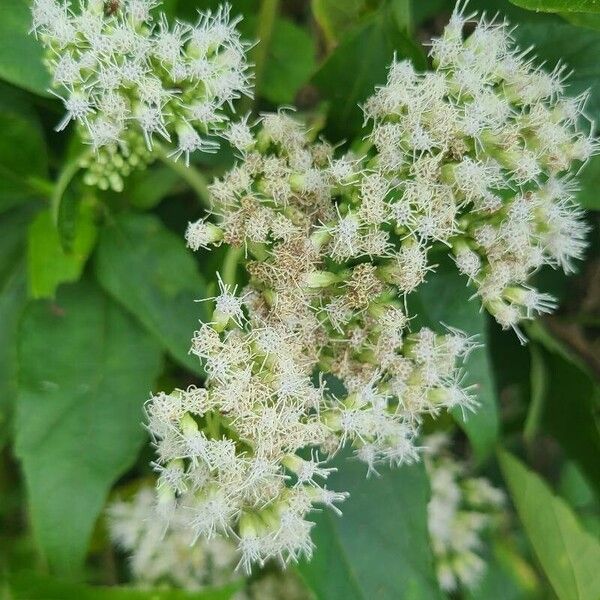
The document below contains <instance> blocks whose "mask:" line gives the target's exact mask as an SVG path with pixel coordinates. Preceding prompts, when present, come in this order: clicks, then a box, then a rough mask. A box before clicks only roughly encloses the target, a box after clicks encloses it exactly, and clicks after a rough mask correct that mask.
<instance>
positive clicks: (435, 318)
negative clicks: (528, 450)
mask: <svg viewBox="0 0 600 600" xmlns="http://www.w3.org/2000/svg"><path fill="white" fill-rule="evenodd" d="M435 262H439V263H440V266H439V267H438V268H437V270H436V272H435V273H433V274H431V275H430V276H429V277H428V278H427V282H426V283H425V284H424V285H422V286H421V287H420V288H419V290H418V291H417V292H415V294H413V296H411V297H410V298H409V306H412V307H413V311H414V312H415V313H416V315H417V320H418V322H419V324H421V325H426V326H428V327H431V328H432V329H434V330H438V331H440V324H441V323H443V324H445V325H449V326H451V327H456V328H458V329H461V330H462V331H464V332H465V333H468V334H469V335H476V336H478V339H479V342H480V343H481V344H482V347H481V348H477V349H476V350H474V351H473V352H472V353H471V354H470V356H469V358H468V359H467V362H466V365H465V370H466V377H465V380H464V385H467V386H468V385H474V386H475V389H474V393H475V394H476V396H477V400H478V401H479V402H480V406H479V407H478V408H477V409H476V412H475V413H474V414H472V413H467V414H466V415H465V416H466V419H464V418H463V415H462V412H461V411H460V410H457V411H455V412H454V417H455V419H456V421H457V422H458V424H459V425H460V426H461V427H462V428H463V429H464V430H465V432H466V434H467V435H468V436H469V440H470V441H471V444H472V445H473V449H474V451H475V455H476V457H477V458H478V460H483V459H484V458H486V457H487V456H489V454H490V453H491V452H492V451H493V448H494V445H495V443H496V439H497V437H498V401H497V398H496V388H495V385H494V376H493V372H492V367H491V363H490V358H489V354H488V350H487V338H488V332H487V321H486V316H485V313H483V312H482V311H481V309H480V308H481V307H480V304H479V302H478V300H477V299H475V298H474V299H472V300H470V299H469V298H470V297H471V296H472V290H471V289H470V288H468V287H467V282H466V279H465V278H464V277H461V276H460V275H459V274H458V273H457V271H456V268H455V267H454V265H452V264H451V263H450V261H449V259H446V260H443V261H442V260H437V257H436V261H435Z"/></svg>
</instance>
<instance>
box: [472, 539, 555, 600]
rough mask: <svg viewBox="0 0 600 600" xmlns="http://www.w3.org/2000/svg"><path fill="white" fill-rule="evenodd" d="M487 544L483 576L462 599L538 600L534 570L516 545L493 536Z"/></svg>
mask: <svg viewBox="0 0 600 600" xmlns="http://www.w3.org/2000/svg"><path fill="white" fill-rule="evenodd" d="M490 546H491V552H490V556H488V557H486V559H487V561H486V562H487V565H486V568H485V572H484V574H483V577H482V578H481V580H480V581H479V583H478V584H477V585H476V586H475V587H474V588H473V589H471V590H467V591H466V594H465V600H483V599H492V600H493V599H496V598H498V599H501V600H542V598H543V597H544V596H542V590H541V585H540V581H539V579H538V577H537V575H536V572H535V571H534V569H533V567H532V566H531V565H529V564H528V563H527V561H526V560H525V559H524V558H523V556H522V552H520V549H519V548H518V547H516V544H514V543H510V541H509V540H505V539H495V540H493V541H492V542H491V544H490Z"/></svg>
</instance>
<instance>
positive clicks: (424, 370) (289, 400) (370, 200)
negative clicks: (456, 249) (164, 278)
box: [147, 113, 475, 570]
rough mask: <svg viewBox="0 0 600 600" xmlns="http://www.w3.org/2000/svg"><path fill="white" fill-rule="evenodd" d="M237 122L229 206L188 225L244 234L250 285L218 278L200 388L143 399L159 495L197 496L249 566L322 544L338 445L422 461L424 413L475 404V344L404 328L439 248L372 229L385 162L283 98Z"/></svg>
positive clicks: (373, 461)
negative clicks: (292, 112) (318, 539)
mask: <svg viewBox="0 0 600 600" xmlns="http://www.w3.org/2000/svg"><path fill="white" fill-rule="evenodd" d="M233 127H237V125H234V126H233ZM226 135H227V134H226ZM231 138H232V139H236V140H238V139H239V140H241V144H240V148H239V151H240V152H241V156H242V159H243V160H242V161H241V163H240V164H239V165H237V166H236V167H234V168H233V169H232V170H231V171H229V172H228V173H227V174H226V175H225V176H224V177H223V178H222V179H220V180H217V181H215V182H214V183H213V185H212V186H211V192H212V197H213V201H214V211H215V213H217V214H219V215H220V221H221V222H220V224H219V226H217V225H212V224H209V223H208V222H207V221H206V220H201V221H199V222H197V223H193V224H190V226H189V227H188V230H187V233H186V237H187V241H188V245H189V246H190V247H192V248H199V247H206V246H209V245H218V244H221V243H226V244H231V245H234V246H239V247H241V248H243V249H244V251H245V252H246V254H247V256H248V259H247V261H246V270H247V272H248V275H249V278H250V280H249V284H248V285H247V287H246V288H245V289H244V290H243V293H242V294H241V295H238V294H236V293H235V289H232V288H231V287H230V286H228V285H227V284H226V283H224V282H223V281H221V280H220V281H219V283H220V293H219V295H218V296H217V297H216V298H214V299H213V300H214V307H215V308H214V312H213V317H212V319H211V322H210V323H207V324H203V325H202V326H201V327H200V329H199V330H198V331H197V332H196V333H195V335H194V338H193V340H192V349H191V352H192V353H193V354H195V355H196V356H198V357H199V358H200V359H201V360H202V364H203V366H204V369H205V371H206V374H207V377H206V385H205V387H204V388H202V389H197V388H190V389H188V390H176V391H175V392H173V393H171V394H170V395H165V394H159V395H158V396H155V397H154V398H152V399H151V400H150V402H149V403H148V405H147V413H148V426H149V429H150V431H151V433H152V435H153V438H154V440H155V443H156V446H157V453H158V459H157V461H156V465H155V467H156V470H157V472H158V473H159V474H160V475H159V484H158V487H159V491H160V494H161V495H162V497H163V498H170V500H169V502H167V503H166V504H164V506H165V507H166V508H167V509H170V510H174V511H177V510H179V509H178V507H180V506H183V507H185V508H186V509H187V511H188V515H189V526H190V529H191V530H192V531H194V533H195V535H196V536H198V537H199V536H205V537H209V538H211V537H215V536H222V535H226V536H227V535H233V536H234V537H235V538H236V539H237V540H238V549H239V551H240V554H241V565H242V566H244V568H246V569H247V570H249V569H250V567H251V565H252V563H259V564H262V563H264V562H265V561H266V560H267V559H269V558H272V557H274V558H277V559H279V560H280V562H282V563H283V564H285V563H287V562H288V561H290V560H292V561H295V560H297V559H298V558H299V557H300V556H301V555H308V556H310V554H311V552H312V547H313V545H312V541H311V539H310V530H311V527H312V523H311V522H310V521H308V520H307V518H306V517H307V514H308V513H309V512H310V511H311V510H313V507H314V505H319V504H321V505H326V506H330V507H332V508H333V509H334V510H336V511H338V512H339V509H337V507H336V506H335V505H336V503H338V502H340V501H342V500H343V499H344V498H345V497H346V495H347V494H346V493H345V492H337V491H332V490H330V489H328V488H327V486H326V482H327V479H328V477H329V475H330V473H331V472H332V471H333V470H335V469H332V468H331V466H330V465H329V464H328V463H329V460H330V458H331V457H332V456H333V455H334V454H335V453H336V452H337V451H338V450H339V449H340V448H341V447H342V446H343V445H345V444H348V445H350V446H352V447H353V448H354V450H355V454H356V456H357V457H358V458H359V459H360V460H362V461H363V462H365V463H366V465H367V467H368V470H369V471H376V468H377V464H378V463H380V462H386V463H389V464H393V465H400V464H402V463H405V462H411V461H414V460H416V459H417V455H418V452H417V448H416V437H417V435H418V431H419V427H420V423H421V420H422V418H423V417H424V415H436V414H438V413H439V412H440V411H441V410H447V409H450V408H454V407H460V408H462V409H463V410H471V409H473V408H474V406H475V403H474V400H473V398H472V397H471V394H470V393H469V391H468V390H465V389H462V388H461V386H460V380H461V376H460V372H459V370H458V367H457V365H459V364H460V363H461V362H462V360H463V359H464V357H465V356H466V355H467V354H468V353H469V352H470V351H471V350H472V348H473V347H474V346H475V344H474V342H473V340H471V339H469V338H467V337H466V336H465V335H464V334H462V333H461V332H459V331H457V330H453V329H449V330H447V331H445V332H444V333H436V332H434V331H433V330H431V329H427V328H424V329H421V330H420V331H416V332H411V331H410V330H409V328H408V324H409V320H408V318H407V317H406V315H405V312H404V309H403V306H402V303H401V302H399V301H398V296H399V295H402V294H405V293H408V292H410V291H411V290H412V289H414V288H415V287H416V286H417V285H418V284H419V283H420V282H421V281H422V280H423V277H424V274H425V272H426V271H427V265H426V262H425V259H424V257H423V256H422V254H421V252H420V248H419V247H413V246H411V245H404V244H400V246H399V247H398V248H396V246H395V242H394V240H393V239H392V238H391V237H390V236H389V234H387V233H386V232H385V231H383V230H381V229H378V227H377V224H376V221H375V220H376V219H378V218H379V217H378V215H379V213H380V212H381V211H382V210H383V211H385V209H386V203H385V195H386V193H387V188H388V187H389V184H388V183H387V182H386V181H385V180H384V179H383V178H382V177H381V176H380V175H379V174H378V173H376V172H375V173H371V172H369V171H362V170H361V169H360V165H359V163H358V162H357V161H356V160H354V159H352V158H351V157H349V158H347V159H346V161H345V164H340V162H338V161H336V160H334V158H333V148H332V147H331V146H329V145H328V144H327V143H325V142H317V143H314V142H312V140H311V138H310V136H309V134H308V133H307V132H306V131H305V130H304V129H303V127H302V126H301V125H300V124H299V123H298V122H296V121H295V120H294V119H293V118H291V117H290V116H288V115H286V114H284V113H278V114H265V115H263V117H262V119H261V122H260V125H259V126H258V128H255V130H254V131H252V130H250V129H248V130H245V131H244V132H243V135H240V131H239V130H235V133H234V134H232V135H231ZM318 372H321V373H329V374H331V375H333V376H334V377H335V378H336V379H337V380H338V381H339V384H338V387H339V392H338V393H337V394H334V393H333V392H332V391H331V390H330V389H329V388H328V386H327V385H325V382H324V381H321V380H320V379H319V377H318V376H317V375H316V374H317V373H318ZM340 384H341V385H340ZM309 449H311V450H310V452H309ZM301 451H303V452H301ZM165 502H166V501H165Z"/></svg>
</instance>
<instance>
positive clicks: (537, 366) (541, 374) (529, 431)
mask: <svg viewBox="0 0 600 600" xmlns="http://www.w3.org/2000/svg"><path fill="white" fill-rule="evenodd" d="M529 351H530V356H531V376H530V377H531V402H530V404H529V411H528V412H527V419H526V420H525V427H524V429H523V438H524V439H525V441H526V442H527V444H531V443H532V442H533V440H534V439H535V436H536V435H537V433H538V431H539V428H540V424H541V421H542V415H543V412H544V400H545V397H546V386H547V376H548V374H547V372H546V366H545V364H544V359H543V357H542V354H541V353H540V350H539V348H537V347H536V346H535V344H533V343H530V345H529Z"/></svg>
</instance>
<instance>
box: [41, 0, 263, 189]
mask: <svg viewBox="0 0 600 600" xmlns="http://www.w3.org/2000/svg"><path fill="white" fill-rule="evenodd" d="M158 4H159V2H157V1H156V0H114V1H111V2H105V1H104V0H87V1H86V2H83V3H82V4H81V6H80V10H74V9H72V8H71V7H70V6H69V4H68V2H66V1H65V0H34V2H33V5H32V11H33V31H34V32H35V34H36V35H37V37H38V39H39V40H40V41H41V42H42V43H43V44H44V45H45V46H46V49H47V53H46V62H47V64H48V67H49V69H50V72H51V74H52V84H53V88H54V90H57V91H54V93H55V94H56V95H58V96H59V97H60V98H61V99H62V101H63V103H64V106H65V110H66V114H65V116H64V118H63V120H62V121H61V122H60V123H59V125H58V126H57V129H58V130H61V129H64V128H65V127H66V126H67V125H68V124H69V122H70V121H72V120H74V121H77V123H78V125H79V126H80V132H81V137H82V139H83V141H84V142H85V143H87V144H89V146H90V153H88V155H87V156H85V157H84V158H82V166H84V167H86V168H88V171H87V174H86V181H87V183H89V184H93V185H98V186H99V187H101V188H103V189H107V188H109V187H110V188H113V189H115V190H117V191H120V190H121V189H122V188H123V177H124V176H125V175H127V174H128V173H129V172H130V171H131V170H133V169H135V168H139V167H142V166H144V165H145V164H146V163H147V162H149V161H150V160H151V159H152V157H153V155H154V150H155V147H156V146H157V145H160V144H163V145H165V146H166V147H167V148H166V149H165V151H166V152H167V153H170V155H171V156H172V157H174V158H179V157H180V156H183V157H184V158H185V160H186V164H189V157H190V154H192V153H193V152H195V151H201V152H210V151H214V149H215V148H216V147H217V144H216V143H215V141H214V138H213V135H214V134H215V133H216V132H218V130H219V129H221V128H222V127H223V126H224V124H226V123H227V121H228V116H227V112H226V110H225V109H226V105H227V104H231V102H232V101H233V100H235V99H236V98H239V97H240V95H241V94H250V89H251V88H250V82H249V75H248V74H247V72H246V70H247V63H246V55H245V50H246V44H244V43H243V42H242V41H241V40H240V36H239V33H238V31H237V30H236V28H235V25H236V23H237V21H236V20H235V19H234V20H230V18H229V10H230V9H229V7H228V6H223V7H221V8H220V9H219V10H217V11H216V12H214V13H211V12H206V13H200V14H199V17H198V21H197V22H196V23H195V24H194V25H191V24H187V23H180V22H177V23H176V24H175V26H174V27H169V24H168V22H167V19H166V17H165V15H164V14H162V13H161V14H160V15H159V16H158V19H156V21H155V19H154V18H153V14H152V10H153V9H154V8H155V7H156V6H157V5H158Z"/></svg>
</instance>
